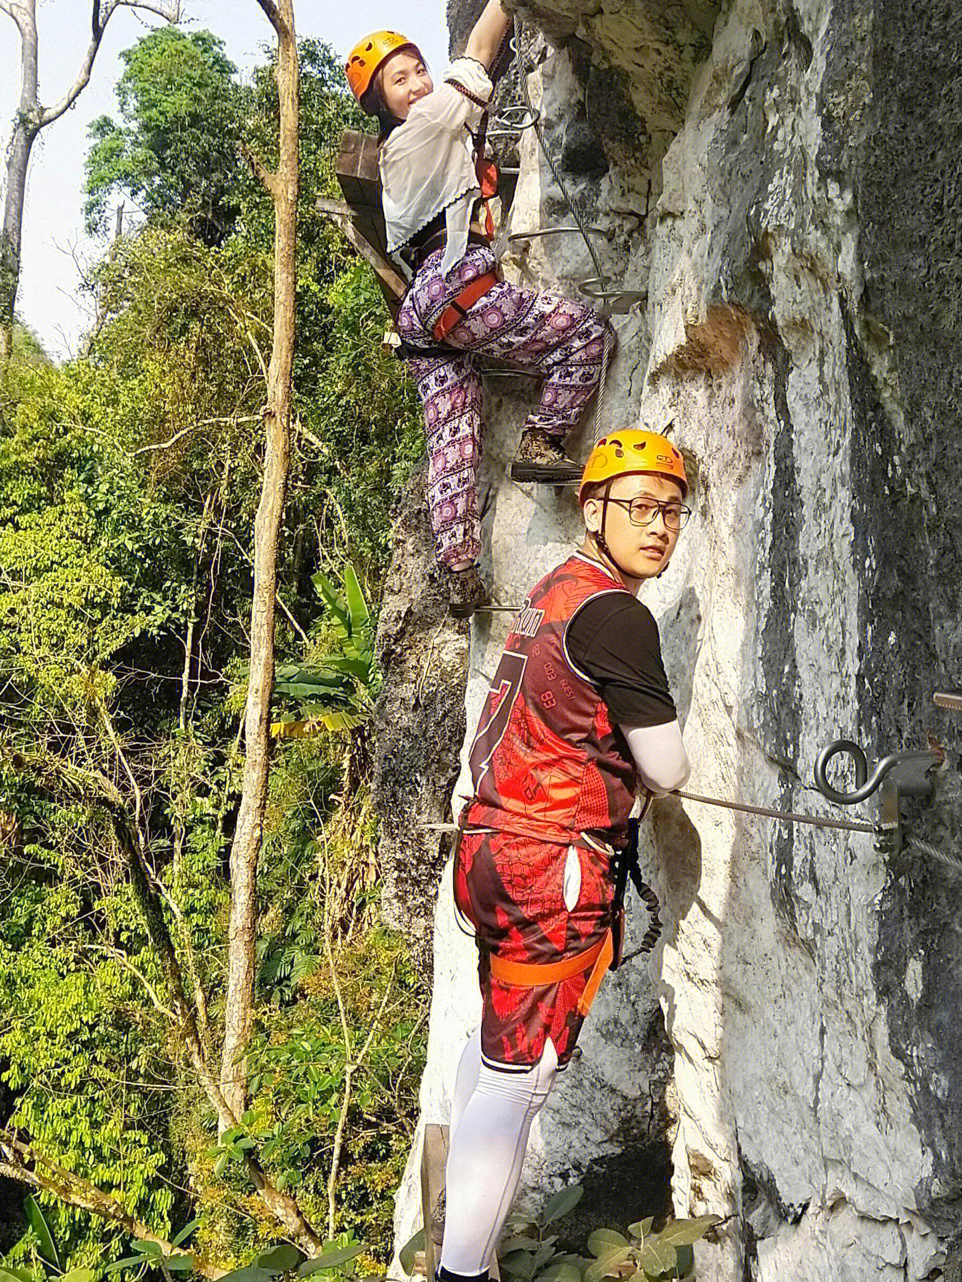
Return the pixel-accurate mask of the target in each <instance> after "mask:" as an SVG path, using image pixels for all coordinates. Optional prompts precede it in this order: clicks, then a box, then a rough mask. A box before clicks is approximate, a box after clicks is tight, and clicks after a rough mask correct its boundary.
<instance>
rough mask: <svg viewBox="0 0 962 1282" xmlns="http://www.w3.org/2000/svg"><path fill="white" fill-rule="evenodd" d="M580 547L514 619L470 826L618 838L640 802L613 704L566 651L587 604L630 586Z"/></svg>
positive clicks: (480, 744)
mask: <svg viewBox="0 0 962 1282" xmlns="http://www.w3.org/2000/svg"><path fill="white" fill-rule="evenodd" d="M627 590H628V589H627V588H626V587H624V585H623V584H621V583H620V582H618V581H617V580H616V579H614V578H613V577H612V576H611V575H610V574H609V573H608V572H607V570H605V569H604V567H603V566H601V565H599V564H598V563H597V562H596V561H591V560H589V559H588V558H587V557H584V556H582V555H581V554H579V553H575V554H574V555H573V556H571V557H569V558H568V560H567V561H564V562H563V563H562V564H561V565H559V566H556V567H555V569H553V570H551V571H550V573H548V574H546V575H545V577H544V578H543V579H542V580H541V582H540V583H538V584H537V585H536V586H535V587H534V588H532V590H531V592H530V593H529V595H528V600H527V604H526V605H525V606H524V607H523V608H522V609H521V611H520V612H519V614H518V615H517V617H516V618H515V620H514V623H513V625H512V631H511V633H510V635H509V636H508V639H507V641H506V642H505V647H504V654H503V655H502V656H501V662H500V664H499V665H498V670H497V672H496V673H495V676H494V681H493V682H492V683H491V689H490V690H489V692H488V696H487V699H486V700H485V704H484V708H483V710H482V713H481V720H480V723H479V725H478V729H477V733H476V735H475V738H474V744H473V745H472V748H471V778H472V781H473V783H474V794H475V795H474V800H473V801H472V803H471V804H470V806H469V807H468V810H467V812H466V813H465V815H464V819H465V823H466V824H467V825H469V826H471V827H485V828H497V829H502V830H504V831H508V832H515V833H519V834H522V835H526V836H530V837H534V838H536V839H540V840H541V841H558V842H564V843H570V842H572V841H574V840H576V839H577V838H578V836H579V835H580V834H581V833H584V832H591V833H593V834H595V835H597V836H599V837H602V838H604V839H606V840H609V841H613V842H614V843H615V844H619V842H620V840H621V839H622V838H623V836H624V834H625V830H626V826H627V820H628V816H629V814H630V812H631V808H632V806H633V804H634V801H635V790H636V787H637V783H636V775H635V767H634V763H633V761H632V759H631V755H630V752H629V750H628V745H627V743H626V741H625V739H624V736H623V735H622V734H621V732H620V730H618V729H617V727H614V726H612V723H611V720H610V718H609V714H608V708H607V705H606V704H605V703H604V701H603V700H602V698H601V696H600V695H599V694H598V691H597V690H596V689H595V688H594V686H593V685H592V684H591V682H590V681H589V679H588V677H587V675H586V674H584V673H582V672H580V671H579V670H578V669H577V668H576V667H575V666H574V664H573V662H572V660H571V659H570V658H569V657H568V651H567V647H566V645H565V634H566V631H567V626H568V623H569V622H570V620H571V619H572V618H573V617H574V615H575V614H576V613H577V611H578V609H579V607H580V606H582V605H584V604H585V602H586V601H590V600H592V598H594V597H597V596H601V595H604V594H605V593H608V592H627Z"/></svg>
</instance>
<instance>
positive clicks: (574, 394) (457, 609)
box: [346, 0, 614, 617]
mask: <svg viewBox="0 0 962 1282" xmlns="http://www.w3.org/2000/svg"><path fill="white" fill-rule="evenodd" d="M508 22H509V19H508V17H507V15H506V14H505V12H504V10H503V9H502V8H501V3H500V0H488V3H487V4H486V5H485V8H484V10H483V11H482V13H481V16H480V18H479V19H478V21H477V23H476V25H475V27H474V29H473V31H472V32H471V35H470V36H469V38H468V43H467V47H466V49H465V52H464V56H463V57H461V58H457V59H456V60H455V61H454V62H453V63H452V65H451V67H450V69H449V70H448V71H447V72H445V75H444V78H443V80H442V83H441V85H440V86H439V87H438V88H437V89H435V87H434V82H433V80H432V79H431V76H430V74H429V72H428V69H427V66H426V65H425V62H424V59H423V58H422V57H421V54H420V52H419V51H418V48H417V46H416V45H414V44H412V43H411V41H410V40H408V39H407V37H406V36H403V35H400V34H399V33H398V32H395V31H378V32H375V33H373V34H372V35H370V36H365V38H364V39H363V40H361V41H359V42H358V44H357V45H356V46H355V48H354V49H353V50H352V51H351V54H350V56H349V57H348V60H347V65H346V72H347V78H348V81H349V83H350V86H351V89H352V90H353V92H354V95H355V97H356V98H357V100H358V102H359V103H360V105H361V106H362V107H363V108H364V110H365V111H367V112H368V114H370V115H373V116H376V117H377V119H378V121H379V123H380V126H381V128H380V134H379V140H378V141H379V145H380V152H379V167H380V174H381V187H382V203H383V208H384V219H385V223H386V227H387V247H388V252H389V253H392V254H400V255H401V256H402V258H403V259H404V261H405V262H406V264H407V266H408V267H409V269H410V271H411V272H413V279H412V281H411V284H410V287H409V288H408V291H407V293H406V295H405V297H404V300H403V302H402V304H401V308H400V311H399V313H398V318H397V328H398V331H399V333H400V336H401V339H402V345H403V346H402V350H403V353H404V354H405V356H406V359H407V361H408V367H409V369H410V371H411V373H412V375H413V377H414V380H415V382H416V384H417V389H418V395H419V396H420V398H421V401H422V404H423V407H424V423H425V430H426V433H427V443H428V455H429V464H428V482H427V484H428V503H429V506H430V512H431V526H432V529H433V531H434V538H435V543H436V546H437V552H438V556H439V559H440V560H441V562H442V563H443V564H444V565H445V567H446V568H447V570H448V571H449V575H450V586H451V605H452V612H453V613H456V614H458V615H460V616H462V617H463V616H466V615H469V614H470V613H472V611H473V610H474V609H476V608H477V606H479V605H484V604H486V603H487V601H488V594H487V591H486V589H485V587H484V584H483V582H482V580H481V578H480V575H479V574H478V569H477V560H478V556H479V555H480V552H481V538H480V530H481V525H480V517H479V513H478V496H477V478H478V467H479V464H480V458H481V400H482V388H481V379H480V376H479V374H478V372H477V369H476V368H475V365H474V363H473V360H472V355H473V356H478V357H495V358H498V359H500V360H504V361H508V362H510V363H511V364H512V365H515V366H518V367H519V368H524V369H531V370H534V371H535V372H537V373H539V374H542V375H543V376H544V381H543V383H542V387H541V396H540V400H539V403H538V406H537V408H536V409H534V410H532V412H531V413H530V414H529V415H528V417H527V418H526V420H525V422H524V425H523V429H522V433H521V443H520V446H519V448H518V454H517V459H518V460H519V462H521V463H524V464H525V465H526V467H525V469H524V475H525V479H532V480H534V479H538V480H545V481H551V480H561V479H566V478H568V477H569V476H570V475H571V469H572V464H571V462H570V460H569V459H568V458H567V457H566V456H565V452H564V448H563V445H562V439H563V438H564V436H565V435H566V434H567V433H568V432H570V431H571V430H572V429H573V428H574V427H575V426H576V425H577V423H578V422H579V420H580V418H581V417H582V415H583V413H584V411H585V409H586V407H587V404H588V401H589V400H590V399H591V396H592V395H593V393H594V392H595V389H596V388H597V386H598V382H599V379H600V377H601V369H602V361H603V357H604V351H605V345H606V344H608V345H609V347H610V346H611V345H612V344H613V342H614V331H613V330H612V329H611V327H610V326H609V325H608V323H607V322H606V321H603V320H601V318H600V317H599V316H598V315H597V314H596V313H595V312H594V311H593V310H592V309H591V308H590V307H588V306H587V305H585V304H584V303H580V302H575V301H573V300H572V299H568V298H564V297H562V296H561V295H559V294H555V293H551V292H549V291H548V290H534V289H524V288H522V287H521V286H519V285H514V284H512V283H510V282H509V281H505V280H502V279H501V276H500V273H499V272H498V268H497V263H496V261H495V257H494V252H493V250H492V247H491V243H490V235H491V234H492V233H493V227H489V231H488V233H487V234H486V233H485V232H484V231H483V230H482V228H481V227H480V225H478V223H477V222H475V221H474V213H475V209H476V206H477V203H478V200H479V197H480V196H481V195H482V185H481V180H480V177H479V174H480V173H481V172H482V170H483V169H484V165H483V156H476V155H475V154H474V153H475V149H474V137H475V135H478V134H479V130H480V129H481V122H482V117H483V116H484V115H485V111H486V107H487V105H488V103H489V102H490V99H491V95H492V93H493V91H494V90H493V85H492V82H491V79H490V77H489V74H488V73H489V71H490V70H491V68H492V67H493V65H494V64H495V62H496V61H498V58H499V54H500V51H501V49H502V47H503V44H504V41H505V39H506V37H507V32H508ZM482 145H483V144H482ZM479 150H480V148H479ZM575 476H577V472H575Z"/></svg>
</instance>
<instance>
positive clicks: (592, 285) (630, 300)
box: [578, 276, 648, 315]
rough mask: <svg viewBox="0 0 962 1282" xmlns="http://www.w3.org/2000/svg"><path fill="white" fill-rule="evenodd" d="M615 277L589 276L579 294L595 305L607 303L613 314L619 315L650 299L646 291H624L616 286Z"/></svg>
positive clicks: (580, 286)
mask: <svg viewBox="0 0 962 1282" xmlns="http://www.w3.org/2000/svg"><path fill="white" fill-rule="evenodd" d="M614 280H615V278H614V276H588V277H587V278H586V279H585V280H583V281H580V282H579V284H578V293H579V294H584V296H585V298H590V299H591V301H592V302H593V303H607V304H608V307H609V309H610V310H611V311H612V312H616V313H618V314H619V315H621V314H623V313H624V312H627V311H630V309H631V308H632V307H634V305H635V303H643V302H644V301H645V299H646V298H647V297H648V292H647V290H644V289H623V288H622V287H621V286H620V285H615V283H614Z"/></svg>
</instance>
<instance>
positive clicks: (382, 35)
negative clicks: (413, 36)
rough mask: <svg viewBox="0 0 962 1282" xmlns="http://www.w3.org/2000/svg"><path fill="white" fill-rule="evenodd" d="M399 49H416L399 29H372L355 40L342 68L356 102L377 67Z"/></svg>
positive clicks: (365, 89) (372, 77) (368, 84)
mask: <svg viewBox="0 0 962 1282" xmlns="http://www.w3.org/2000/svg"><path fill="white" fill-rule="evenodd" d="M399 49H415V50H416V49H417V45H415V44H412V42H411V41H410V40H409V39H408V38H407V36H402V35H401V33H400V32H399V31H373V32H372V33H371V34H370V35H369V36H365V37H364V39H363V40H359V41H358V42H357V44H356V45H355V46H354V48H353V49H352V50H351V52H350V54H349V55H348V59H347V62H346V64H345V66H344V70H345V71H346V72H347V82H348V84H349V85H350V86H351V89H352V91H353V93H354V97H355V98H356V99H357V100H358V102H360V101H361V99H362V98H363V97H364V95H365V94H366V93H367V91H368V90H369V89H370V87H371V81H372V80H373V79H374V77H375V75H376V74H377V71H378V68H379V67H380V66H381V65H382V64H383V63H384V62H385V61H386V60H387V59H388V58H390V56H391V54H392V53H397V51H398V50H399ZM362 105H363V104H362Z"/></svg>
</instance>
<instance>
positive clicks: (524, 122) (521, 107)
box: [487, 102, 541, 138]
mask: <svg viewBox="0 0 962 1282" xmlns="http://www.w3.org/2000/svg"><path fill="white" fill-rule="evenodd" d="M494 119H495V120H496V121H497V122H498V123H499V124H500V125H501V128H500V129H498V128H497V127H496V128H494V129H489V130H488V133H487V136H488V137H489V138H514V137H516V136H517V135H518V134H520V133H523V132H524V130H525V129H533V128H534V126H535V125H536V124H537V123H538V122H539V120H540V119H541V112H540V111H539V110H538V108H537V107H531V106H529V105H528V103H526V102H518V103H514V104H513V105H512V106H510V107H505V108H504V109H503V110H502V111H499V112H498V114H497V115H496V116H495V117H494Z"/></svg>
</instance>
